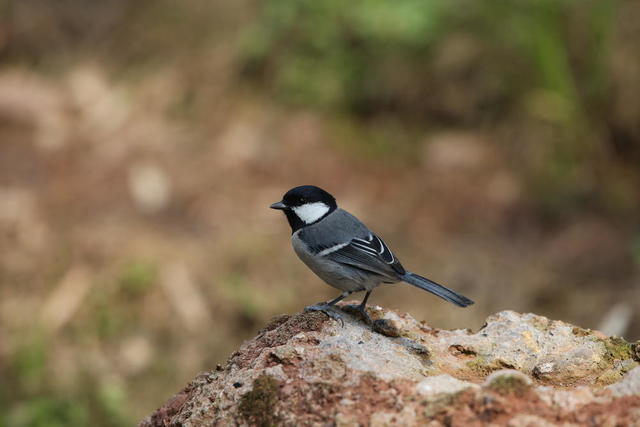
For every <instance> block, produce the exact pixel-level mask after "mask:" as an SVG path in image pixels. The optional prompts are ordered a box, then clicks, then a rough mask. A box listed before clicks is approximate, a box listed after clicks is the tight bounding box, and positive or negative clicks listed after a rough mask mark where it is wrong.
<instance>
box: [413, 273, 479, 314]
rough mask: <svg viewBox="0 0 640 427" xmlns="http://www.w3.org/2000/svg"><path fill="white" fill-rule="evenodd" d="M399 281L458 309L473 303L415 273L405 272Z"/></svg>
mask: <svg viewBox="0 0 640 427" xmlns="http://www.w3.org/2000/svg"><path fill="white" fill-rule="evenodd" d="M401 279H402V281H403V282H406V283H408V284H410V285H413V286H415V287H417V288H420V289H423V290H425V291H427V292H431V293H432V294H435V295H437V296H439V297H440V298H442V299H445V300H447V301H449V302H452V303H454V304H455V305H457V306H459V307H466V306H468V305H471V304H473V301H471V300H470V299H469V298H467V297H465V296H464V295H460V294H459V293H457V292H454V291H452V290H451V289H449V288H446V287H444V286H442V285H439V284H438V283H436V282H433V281H431V280H429V279H427V278H426V277H422V276H418V275H417V274H415V273H411V272H409V271H407V272H406V273H405V274H404V275H403V276H401Z"/></svg>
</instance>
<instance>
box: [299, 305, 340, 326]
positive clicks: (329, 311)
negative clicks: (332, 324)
mask: <svg viewBox="0 0 640 427" xmlns="http://www.w3.org/2000/svg"><path fill="white" fill-rule="evenodd" d="M304 311H305V313H308V312H310V311H321V312H322V313H324V314H326V315H327V316H329V317H330V318H332V319H333V320H337V321H338V322H340V324H341V325H342V326H344V319H343V318H342V315H341V314H340V313H338V309H337V308H336V307H335V306H333V305H329V304H322V303H320V304H314V305H308V306H306V307H305V308H304Z"/></svg>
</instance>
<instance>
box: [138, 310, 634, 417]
mask: <svg viewBox="0 0 640 427" xmlns="http://www.w3.org/2000/svg"><path fill="white" fill-rule="evenodd" d="M370 313H371V316H372V318H374V319H375V320H374V325H372V326H369V325H366V324H365V323H363V322H362V321H361V320H357V319H356V318H355V317H352V316H350V315H348V314H345V315H344V326H342V325H341V323H340V322H336V321H334V320H331V319H328V318H327V317H326V316H325V315H324V314H323V313H320V312H312V313H301V314H295V315H293V316H280V317H278V318H275V319H274V320H273V321H272V322H270V324H269V325H267V327H265V328H264V329H263V330H262V331H260V332H259V333H258V335H257V336H256V337H255V338H253V339H251V340H248V341H246V342H245V343H244V344H243V345H242V346H241V347H240V349H239V350H238V351H237V352H235V353H234V354H233V355H231V357H230V359H229V360H228V362H227V363H226V365H225V366H224V367H218V368H216V369H213V370H212V371H211V372H207V373H204V374H201V375H199V376H198V377H196V378H195V379H194V380H193V381H192V382H191V383H190V384H189V385H187V386H186V387H185V389H184V390H182V391H181V392H179V393H178V394H177V395H176V397H174V398H173V399H171V400H170V401H169V402H167V403H166V404H165V405H163V406H162V407H161V408H160V409H158V410H157V411H155V412H154V413H153V414H151V415H150V416H148V417H147V418H145V419H144V420H143V421H142V422H141V424H140V425H141V426H147V427H151V426H165V425H181V426H202V425H259V426H263V425H264V426H266V425H285V426H294V425H339V426H360V425H371V426H374V425H375V426H387V425H409V426H411V425H430V426H441V425H489V424H490V425H496V426H501V425H508V426H514V427H516V426H555V425H567V426H568V425H578V426H579V425H592V424H589V423H595V425H600V424H602V423H604V422H605V421H606V420H615V423H617V425H633V423H634V422H638V416H639V415H640V367H638V362H637V361H636V360H634V358H635V357H636V350H637V346H636V345H634V344H630V343H627V342H626V341H624V340H623V339H621V338H617V337H607V336H605V335H603V334H601V333H599V332H596V331H591V330H586V329H582V328H578V327H576V326H573V325H570V324H567V323H564V322H561V321H552V320H549V319H547V318H544V317H541V316H537V315H534V314H518V313H515V312H512V311H503V312H500V313H497V314H495V315H492V316H490V317H489V318H488V319H487V321H486V324H485V325H484V326H483V327H482V328H481V329H480V330H479V331H478V332H476V333H472V332H470V331H468V330H454V331H448V330H440V329H432V328H430V327H428V326H426V325H425V324H424V323H420V322H417V321H416V320H415V319H413V318H412V317H411V316H409V315H406V314H399V313H395V312H392V311H389V310H385V309H382V308H380V307H372V308H371V309H370ZM376 325H377V326H376ZM607 422H609V421H607ZM612 425H615V424H612Z"/></svg>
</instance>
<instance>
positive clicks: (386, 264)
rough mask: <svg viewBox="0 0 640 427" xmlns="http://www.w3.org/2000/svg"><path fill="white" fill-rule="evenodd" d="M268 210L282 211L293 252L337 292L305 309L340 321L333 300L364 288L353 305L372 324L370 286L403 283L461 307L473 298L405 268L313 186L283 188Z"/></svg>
mask: <svg viewBox="0 0 640 427" xmlns="http://www.w3.org/2000/svg"><path fill="white" fill-rule="evenodd" d="M270 208H271V209H277V210H281V211H283V212H284V214H285V216H286V218H287V220H288V222H289V225H290V226H291V244H292V246H293V250H294V252H295V253H296V254H297V255H298V257H299V258H300V260H302V262H304V263H305V264H306V265H307V267H309V269H310V270H311V271H313V272H314V273H315V274H316V275H317V276H318V277H320V278H321V279H322V280H324V281H325V282H326V283H327V284H329V285H330V286H332V287H334V288H336V289H338V290H340V291H341V293H340V295H339V296H338V297H337V298H335V299H333V300H330V301H326V302H321V303H317V304H314V305H310V306H307V307H305V311H307V312H309V311H321V312H323V313H325V314H326V315H327V316H329V317H331V318H333V319H336V320H340V321H342V322H343V320H342V316H341V315H340V314H339V313H337V312H336V306H335V305H336V303H338V302H339V301H341V300H343V299H344V298H346V297H348V296H349V295H351V294H352V293H355V292H362V291H364V292H365V296H364V299H363V300H362V302H361V303H360V305H357V306H353V308H354V309H356V310H357V311H358V312H360V313H361V315H362V316H363V317H364V318H365V320H366V321H367V322H369V323H371V318H370V317H369V315H368V314H367V312H366V304H367V300H368V299H369V296H370V295H371V292H372V291H373V289H374V288H376V287H377V286H379V285H382V284H391V283H397V282H405V283H408V284H410V285H413V286H415V287H418V288H420V289H422V290H425V291H427V292H431V293H432V294H434V295H437V296H439V297H440V298H442V299H444V300H446V301H449V302H451V303H453V304H455V305H457V306H459V307H467V306H469V305H471V304H473V303H474V302H473V301H472V300H470V299H469V298H467V297H465V296H464V295H461V294H459V293H457V292H455V291H453V290H451V289H449V288H447V287H445V286H443V285H440V284H439V283H436V282H434V281H432V280H430V279H427V278H426V277H423V276H420V275H418V274H416V273H412V272H410V271H408V270H406V269H405V268H404V267H403V266H402V264H401V263H400V260H399V259H398V257H397V256H396V255H395V254H394V253H393V252H392V251H391V250H390V249H389V247H388V246H387V245H386V244H385V242H384V241H383V240H382V239H381V238H380V237H379V236H378V235H377V234H375V233H374V232H373V231H371V230H369V228H367V226H366V225H364V224H363V223H362V222H361V221H360V220H359V219H357V218H356V217H355V216H353V215H351V214H350V213H349V212H347V211H346V210H343V209H341V208H339V207H338V205H337V202H336V199H335V198H334V197H333V196H332V195H331V194H329V193H328V192H327V191H325V190H323V189H322V188H320V187H316V186H314V185H301V186H298V187H294V188H292V189H290V190H289V191H287V192H286V193H285V194H284V196H283V197H282V200H281V201H279V202H276V203H273V204H272V205H271V206H270Z"/></svg>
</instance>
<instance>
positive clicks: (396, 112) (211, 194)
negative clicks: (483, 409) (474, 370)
mask: <svg viewBox="0 0 640 427" xmlns="http://www.w3.org/2000/svg"><path fill="white" fill-rule="evenodd" d="M300 184H316V185H319V186H322V187H324V188H326V189H327V190H329V191H330V192H332V193H333V194H334V195H335V196H336V197H337V199H338V201H339V202H340V204H341V206H343V207H345V208H346V209H348V210H349V211H351V212H353V213H354V214H356V215H357V216H358V217H360V218H361V219H362V220H363V221H365V222H366V223H367V224H368V225H369V226H370V227H371V228H373V229H374V230H376V231H377V232H378V234H380V235H381V236H383V237H384V239H385V240H386V241H387V243H388V244H389V245H390V246H391V247H392V248H394V250H395V251H396V252H397V254H399V256H400V258H401V259H402V260H403V263H404V264H405V265H406V266H409V267H410V268H412V269H414V270H415V271H417V272H419V273H423V274H425V275H427V276H429V277H431V278H433V279H434V280H438V281H440V282H442V283H445V284H447V285H448V286H450V287H452V288H454V289H456V290H458V291H460V292H462V293H464V294H465V295H467V296H469V297H471V298H472V299H474V300H475V301H476V305H474V306H473V307H470V308H468V309H464V310H462V309H459V308H456V307H454V306H453V305H450V304H447V303H445V302H443V301H441V300H439V299H437V298H435V297H433V296H431V295H429V294H426V293H420V292H419V291H417V290H416V289H413V288H410V287H409V286H402V285H396V286H390V287H385V288H381V289H379V290H377V291H376V292H375V293H374V294H373V296H372V300H371V302H372V303H373V304H378V305H383V306H386V307H389V308H393V309H396V310H399V311H402V312H409V313H411V314H412V315H413V316H414V317H416V318H418V319H420V320H425V321H427V322H428V324H429V325H432V326H434V327H440V328H471V329H474V330H477V329H478V328H479V327H480V326H481V325H482V323H483V319H484V318H485V317H486V316H487V315H489V314H491V313H494V312H496V311H498V310H504V309H512V310H517V311H524V312H529V311H531V312H536V313H538V314H542V315H545V316H548V317H550V318H553V319H563V320H565V321H569V322H574V323H576V324H578V325H580V326H583V327H589V328H601V329H603V330H605V332H607V333H612V334H619V335H623V336H625V337H626V338H627V339H628V340H636V339H639V338H640V315H639V314H638V313H639V312H640V3H639V2H637V1H634V0H626V1H625V0H619V1H598V0H580V1H578V0H536V1H533V0H530V1H524V0H523V1H513V0H511V1H492V2H478V1H474V0H455V1H437V0H402V1H394V2H389V1H383V0H367V1H359V2H343V1H338V0H326V1H322V2H318V1H313V0H270V1H251V0H217V1H207V0H183V1H179V2H178V1H170V0H138V1H135V2H134V1H127V0H103V1H101V2H91V3H87V2H85V1H81V0H58V1H55V2H52V1H47V0H0V251H1V253H0V378H1V380H0V425H2V426H45V425H46V426H81V425H93V426H125V425H131V424H133V423H135V422H136V421H138V420H139V419H140V418H141V417H143V416H144V415H146V414H148V413H149V412H150V411H152V410H153V409H155V408H156V407H158V406H159V405H160V404H161V403H162V402H163V401H164V400H165V399H167V398H169V397H170V396H171V395H172V394H173V393H174V392H176V391H178V390H179V389H180V388H181V387H182V386H183V385H184V384H185V383H186V382H188V381H189V380H190V379H191V378H193V377H194V376H195V375H196V374H197V373H198V372H200V371H203V370H206V369H212V368H214V367H215V366H216V364H217V363H224V361H225V360H226V358H227V357H228V356H229V355H230V353H231V352H232V351H234V349H236V348H237V346H238V345H239V344H240V343H241V342H242V341H243V340H244V339H246V338H248V337H251V336H253V335H255V333H256V332H257V330H258V329H260V328H261V327H262V326H263V325H264V324H265V323H266V322H267V321H268V319H269V318H271V317H272V316H274V315H276V314H279V313H293V312H297V311H299V310H300V309H301V308H302V307H303V306H304V305H308V304H311V303H314V302H317V301H320V300H326V299H329V298H333V297H335V296H336V295H337V293H336V291H335V290H332V289H331V288H329V287H328V286H326V285H324V284H323V283H322V282H321V281H320V280H319V279H317V278H316V277H315V276H314V275H313V274H312V273H310V272H309V271H308V270H307V268H306V267H305V266H304V265H303V264H302V263H301V262H299V261H298V259H297V258H296V257H295V255H294V253H293V251H292V249H291V247H290V241H289V235H290V230H289V227H288V225H287V223H286V220H285V219H284V217H283V216H282V215H281V214H280V213H279V212H275V211H272V210H269V209H268V205H269V204H270V203H272V202H275V201H278V200H280V197H281V196H282V194H283V193H284V192H285V191H286V190H288V189H289V188H291V187H293V186H295V185H300Z"/></svg>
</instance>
